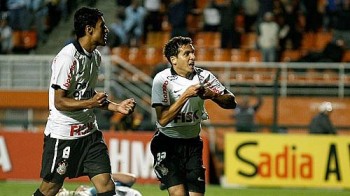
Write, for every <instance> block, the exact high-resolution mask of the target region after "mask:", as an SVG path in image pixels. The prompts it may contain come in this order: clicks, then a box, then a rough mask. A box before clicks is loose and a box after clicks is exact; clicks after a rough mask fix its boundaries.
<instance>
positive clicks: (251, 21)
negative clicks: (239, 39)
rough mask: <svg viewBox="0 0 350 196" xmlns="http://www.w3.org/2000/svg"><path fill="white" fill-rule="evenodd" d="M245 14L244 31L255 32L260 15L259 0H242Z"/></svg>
mask: <svg viewBox="0 0 350 196" xmlns="http://www.w3.org/2000/svg"><path fill="white" fill-rule="evenodd" d="M241 6H242V9H243V14H244V31H245V32H246V33H247V32H252V31H255V28H254V25H255V23H256V22H257V18H258V13H259V0H242V5H241Z"/></svg>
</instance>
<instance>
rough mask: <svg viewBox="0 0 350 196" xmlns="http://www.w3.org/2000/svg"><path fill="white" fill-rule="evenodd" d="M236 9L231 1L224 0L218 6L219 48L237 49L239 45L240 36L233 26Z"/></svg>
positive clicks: (236, 6) (234, 25)
mask: <svg viewBox="0 0 350 196" xmlns="http://www.w3.org/2000/svg"><path fill="white" fill-rule="evenodd" d="M238 8H239V7H238V5H237V4H236V3H235V1H233V0H224V1H223V3H222V4H220V15H221V21H220V33H221V48H239V47H240V45H241V41H240V40H241V36H240V33H239V32H238V31H237V30H236V24H235V19H236V16H237V14H238Z"/></svg>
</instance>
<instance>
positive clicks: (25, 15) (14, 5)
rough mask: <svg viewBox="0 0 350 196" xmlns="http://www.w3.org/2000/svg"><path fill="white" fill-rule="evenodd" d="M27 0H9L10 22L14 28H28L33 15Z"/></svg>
mask: <svg viewBox="0 0 350 196" xmlns="http://www.w3.org/2000/svg"><path fill="white" fill-rule="evenodd" d="M26 3H27V2H26V0H8V1H7V4H6V6H7V8H8V14H9V15H8V23H9V25H10V27H11V28H12V29H13V30H28V29H29V28H30V23H31V17H30V13H29V10H28V9H27V4H26Z"/></svg>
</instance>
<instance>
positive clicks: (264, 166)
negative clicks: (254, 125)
mask: <svg viewBox="0 0 350 196" xmlns="http://www.w3.org/2000/svg"><path fill="white" fill-rule="evenodd" d="M349 174H350V137H348V136H345V135H342V136H334V135H292V134H288V135H287V134H286V135H284V134H281V135H279V134H255V133H254V134H249V133H247V134H238V133H227V134H226V135H225V175H226V180H227V182H226V183H227V185H234V186H237V185H238V186H239V185H242V186H270V187H271V186H276V187H323V188H350V175H349Z"/></svg>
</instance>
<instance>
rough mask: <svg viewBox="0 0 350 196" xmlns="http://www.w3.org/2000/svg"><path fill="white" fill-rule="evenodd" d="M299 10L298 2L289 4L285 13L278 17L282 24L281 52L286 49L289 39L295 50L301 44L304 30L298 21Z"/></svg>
mask: <svg viewBox="0 0 350 196" xmlns="http://www.w3.org/2000/svg"><path fill="white" fill-rule="evenodd" d="M298 12H299V5H298V4H287V5H286V12H285V14H284V15H283V16H280V17H278V19H277V23H278V24H279V26H280V32H279V36H280V37H279V46H280V51H281V52H283V51H284V50H285V49H286V47H287V43H288V41H290V42H291V47H292V49H293V50H297V49H299V48H300V46H301V40H302V32H301V28H300V24H299V22H298V18H299V17H298Z"/></svg>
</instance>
